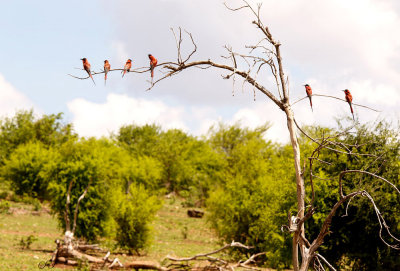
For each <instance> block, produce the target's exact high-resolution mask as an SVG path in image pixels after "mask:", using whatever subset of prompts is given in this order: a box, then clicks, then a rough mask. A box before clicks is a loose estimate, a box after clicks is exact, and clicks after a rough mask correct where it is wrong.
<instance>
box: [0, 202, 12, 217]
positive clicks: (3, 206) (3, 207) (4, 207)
mask: <svg viewBox="0 0 400 271" xmlns="http://www.w3.org/2000/svg"><path fill="white" fill-rule="evenodd" d="M9 212H10V203H9V202H8V201H7V200H2V201H0V213H1V214H8V213H9Z"/></svg>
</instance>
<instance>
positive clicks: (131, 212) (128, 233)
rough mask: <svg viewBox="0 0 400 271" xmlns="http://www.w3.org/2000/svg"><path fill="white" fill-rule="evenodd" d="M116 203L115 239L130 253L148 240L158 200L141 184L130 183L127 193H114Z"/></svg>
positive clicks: (143, 246) (147, 242) (137, 249)
mask: <svg viewBox="0 0 400 271" xmlns="http://www.w3.org/2000/svg"><path fill="white" fill-rule="evenodd" d="M115 196H116V197H117V199H116V201H117V202H118V204H117V205H116V206H117V208H116V210H115V217H114V218H115V221H116V223H117V234H116V240H117V243H118V246H119V247H120V248H122V249H126V250H128V251H129V253H130V254H132V252H133V251H135V252H136V253H137V254H139V250H140V249H143V248H145V247H146V246H147V245H148V244H149V241H150V232H151V227H150V223H151V221H152V220H153V219H154V215H155V213H156V211H157V210H158V209H159V208H160V202H159V200H158V199H157V198H156V197H155V196H150V195H149V193H148V192H147V191H146V190H145V189H144V187H143V185H135V184H134V185H131V186H130V188H129V193H128V194H124V193H122V192H121V193H120V194H119V195H117V194H116V195H115Z"/></svg>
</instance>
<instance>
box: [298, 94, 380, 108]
mask: <svg viewBox="0 0 400 271" xmlns="http://www.w3.org/2000/svg"><path fill="white" fill-rule="evenodd" d="M311 96H316V97H326V98H332V99H336V100H339V101H343V102H346V103H347V101H346V100H345V99H341V98H338V97H335V96H330V95H323V94H312V95H311ZM307 98H308V96H305V97H303V98H301V99H299V100H297V101H295V102H294V103H292V104H291V105H292V106H293V105H295V104H296V103H298V102H300V101H302V100H304V99H307ZM351 104H352V105H354V106H358V107H363V108H367V109H369V110H372V111H375V112H381V111H379V110H376V109H374V108H371V107H368V106H365V105H361V104H356V103H351Z"/></svg>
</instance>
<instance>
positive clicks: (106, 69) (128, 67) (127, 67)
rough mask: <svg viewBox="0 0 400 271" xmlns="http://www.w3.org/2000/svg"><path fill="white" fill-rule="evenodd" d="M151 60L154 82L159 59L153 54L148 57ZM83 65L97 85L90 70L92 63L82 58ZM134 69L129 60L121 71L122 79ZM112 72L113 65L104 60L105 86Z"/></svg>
mask: <svg viewBox="0 0 400 271" xmlns="http://www.w3.org/2000/svg"><path fill="white" fill-rule="evenodd" d="M148 56H149V59H150V73H151V79H152V80H153V77H154V68H155V67H156V66H157V59H156V58H155V57H154V56H152V55H151V54H149V55H148ZM81 60H82V63H83V69H84V70H85V71H86V72H87V73H88V75H89V77H90V78H91V79H92V81H93V84H95V85H96V83H95V82H94V79H93V76H92V72H91V70H90V67H91V66H90V63H89V61H88V60H87V59H86V58H85V57H84V58H81ZM131 68H132V59H128V60H127V61H126V63H125V66H124V69H123V70H122V71H121V73H122V77H124V75H125V73H127V72H130V71H131ZM110 70H111V65H110V62H108V60H107V59H106V60H104V84H105V83H106V82H107V73H108V72H109V71H110Z"/></svg>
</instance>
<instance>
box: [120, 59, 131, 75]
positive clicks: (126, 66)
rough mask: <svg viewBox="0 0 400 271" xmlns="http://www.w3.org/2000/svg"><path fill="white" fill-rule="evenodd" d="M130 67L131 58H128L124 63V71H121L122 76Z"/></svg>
mask: <svg viewBox="0 0 400 271" xmlns="http://www.w3.org/2000/svg"><path fill="white" fill-rule="evenodd" d="M131 67H132V60H131V59H128V60H127V61H126V63H125V66H124V71H123V73H122V77H124V75H125V73H126V72H130V71H131Z"/></svg>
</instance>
